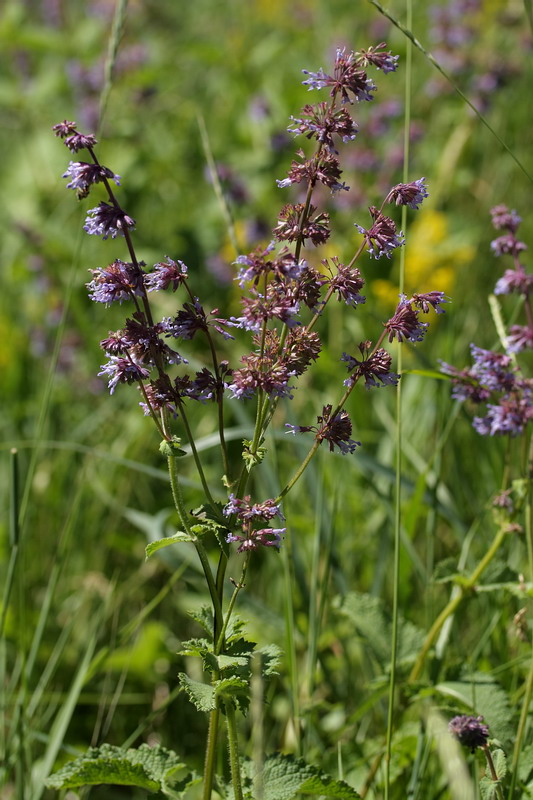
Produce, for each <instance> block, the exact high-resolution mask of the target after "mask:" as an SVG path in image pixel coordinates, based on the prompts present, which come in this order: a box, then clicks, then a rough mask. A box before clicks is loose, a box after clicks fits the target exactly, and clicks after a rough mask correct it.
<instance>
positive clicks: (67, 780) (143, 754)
mask: <svg viewBox="0 0 533 800" xmlns="http://www.w3.org/2000/svg"><path fill="white" fill-rule="evenodd" d="M184 767H185V765H184V764H182V762H181V761H180V759H179V757H178V756H177V755H176V753H174V752H172V750H166V749H165V748H164V747H159V746H158V747H149V746H148V745H147V744H142V745H141V746H140V747H139V748H130V749H129V750H123V749H122V748H120V747H115V746H114V745H110V744H103V745H101V747H91V748H90V749H89V750H88V751H87V752H86V753H85V754H84V755H83V756H81V757H80V758H76V759H75V760H74V761H70V762H69V763H68V764H65V766H64V767H63V768H62V769H60V770H59V771H58V772H56V773H55V774H54V775H51V776H50V778H48V780H47V782H46V785H47V786H48V787H49V788H51V789H73V788H76V787H78V786H95V785H97V784H102V783H107V784H114V785H119V786H139V787H140V788H142V789H147V790H148V791H151V792H156V791H162V792H164V793H166V792H167V781H169V778H171V777H172V775H175V774H176V773H178V772H179V771H180V770H182V769H183V768H184Z"/></svg>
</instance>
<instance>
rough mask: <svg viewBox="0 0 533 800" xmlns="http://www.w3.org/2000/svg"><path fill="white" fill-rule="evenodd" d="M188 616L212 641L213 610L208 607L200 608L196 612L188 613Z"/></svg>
mask: <svg viewBox="0 0 533 800" xmlns="http://www.w3.org/2000/svg"><path fill="white" fill-rule="evenodd" d="M188 613H189V616H190V617H191V619H193V620H194V621H195V622H197V623H198V625H200V626H201V627H202V628H203V629H204V631H205V632H206V633H207V635H208V636H209V641H211V642H212V641H213V610H212V608H211V607H210V606H202V607H201V608H199V609H198V610H197V611H189V612H188Z"/></svg>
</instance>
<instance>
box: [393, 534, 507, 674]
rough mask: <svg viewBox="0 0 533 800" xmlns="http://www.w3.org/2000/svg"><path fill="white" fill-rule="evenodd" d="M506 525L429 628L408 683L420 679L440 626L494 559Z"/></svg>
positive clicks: (503, 536)
mask: <svg viewBox="0 0 533 800" xmlns="http://www.w3.org/2000/svg"><path fill="white" fill-rule="evenodd" d="M506 525H507V524H505V525H504V526H502V527H501V528H500V529H499V530H498V531H497V533H496V536H495V537H494V539H493V541H492V544H491V546H490V547H489V549H488V550H487V552H486V553H485V555H484V557H483V558H482V559H481V561H480V562H479V564H478V565H477V567H476V568H475V570H474V571H473V572H472V574H471V575H470V577H469V578H467V579H466V581H464V582H463V583H462V584H461V586H460V587H459V588H460V592H459V594H457V595H456V596H455V597H452V598H451V599H450V601H449V602H448V605H447V606H446V607H445V608H444V609H443V610H442V611H441V613H440V614H439V616H438V617H437V619H436V620H435V622H434V623H433V625H432V626H431V628H430V630H429V632H428V634H427V636H426V638H425V640H424V644H423V645H422V649H421V650H420V653H419V654H418V657H417V659H416V661H415V664H414V666H413V669H412V670H411V673H410V675H409V678H408V681H409V682H410V683H412V682H413V681H416V680H418V678H419V677H420V673H421V672H422V669H423V666H424V662H425V660H426V657H427V654H428V653H429V650H430V649H431V646H432V644H433V642H434V640H435V639H436V638H437V635H438V633H439V631H440V629H441V628H442V626H443V625H444V623H445V622H446V620H447V619H448V617H450V616H451V615H452V614H453V613H454V611H455V610H456V609H457V607H458V606H459V605H460V603H461V602H462V600H463V598H464V596H465V595H466V593H467V592H468V591H469V590H471V589H473V588H474V586H475V585H476V583H477V581H478V580H479V578H480V576H481V574H482V573H483V572H484V571H485V569H486V568H487V567H488V565H489V564H490V562H491V561H492V559H493V558H494V556H495V555H496V553H497V552H498V550H499V548H500V546H501V544H502V542H503V540H504V538H505V536H506V533H507V531H506Z"/></svg>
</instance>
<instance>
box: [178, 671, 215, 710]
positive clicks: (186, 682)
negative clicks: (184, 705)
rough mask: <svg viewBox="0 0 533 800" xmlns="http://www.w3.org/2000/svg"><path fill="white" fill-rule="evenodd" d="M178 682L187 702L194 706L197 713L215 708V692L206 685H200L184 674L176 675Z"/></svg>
mask: <svg viewBox="0 0 533 800" xmlns="http://www.w3.org/2000/svg"><path fill="white" fill-rule="evenodd" d="M178 678H179V681H180V683H181V685H182V686H183V688H184V689H185V691H186V692H187V695H188V697H189V700H191V702H192V703H194V705H195V706H196V708H197V709H198V711H213V710H214V709H215V708H216V698H215V690H214V688H213V687H212V686H210V685H209V684H208V683H200V681H193V680H192V678H189V676H188V675H186V674H185V673H184V672H180V674H179V675H178Z"/></svg>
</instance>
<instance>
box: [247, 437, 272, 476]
mask: <svg viewBox="0 0 533 800" xmlns="http://www.w3.org/2000/svg"><path fill="white" fill-rule="evenodd" d="M263 441H264V439H261V441H260V443H259V445H260V446H259V447H257V449H256V451H255V453H252V445H253V442H252V440H251V439H243V440H242V447H243V450H242V460H243V461H244V463H245V464H246V469H247V470H248V472H250V471H251V469H252V468H253V467H255V466H257V464H260V463H261V461H263V459H264V457H265V455H266V453H267V449H266V447H261V445H262V444H263Z"/></svg>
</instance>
